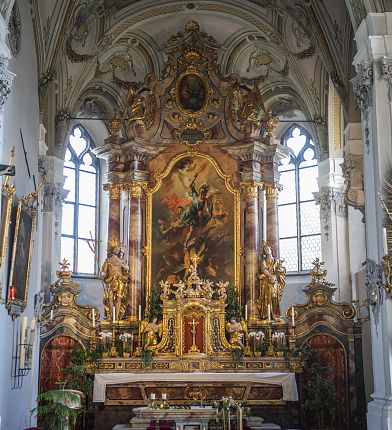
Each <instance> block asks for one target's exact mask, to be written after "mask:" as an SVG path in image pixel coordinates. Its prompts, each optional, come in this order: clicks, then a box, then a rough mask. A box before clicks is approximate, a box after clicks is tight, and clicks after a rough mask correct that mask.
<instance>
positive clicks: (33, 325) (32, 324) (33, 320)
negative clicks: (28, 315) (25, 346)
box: [30, 318, 37, 331]
mask: <svg viewBox="0 0 392 430" xmlns="http://www.w3.org/2000/svg"><path fill="white" fill-rule="evenodd" d="M36 323H37V321H36V319H35V318H32V319H31V321H30V331H34V330H35V325H36Z"/></svg>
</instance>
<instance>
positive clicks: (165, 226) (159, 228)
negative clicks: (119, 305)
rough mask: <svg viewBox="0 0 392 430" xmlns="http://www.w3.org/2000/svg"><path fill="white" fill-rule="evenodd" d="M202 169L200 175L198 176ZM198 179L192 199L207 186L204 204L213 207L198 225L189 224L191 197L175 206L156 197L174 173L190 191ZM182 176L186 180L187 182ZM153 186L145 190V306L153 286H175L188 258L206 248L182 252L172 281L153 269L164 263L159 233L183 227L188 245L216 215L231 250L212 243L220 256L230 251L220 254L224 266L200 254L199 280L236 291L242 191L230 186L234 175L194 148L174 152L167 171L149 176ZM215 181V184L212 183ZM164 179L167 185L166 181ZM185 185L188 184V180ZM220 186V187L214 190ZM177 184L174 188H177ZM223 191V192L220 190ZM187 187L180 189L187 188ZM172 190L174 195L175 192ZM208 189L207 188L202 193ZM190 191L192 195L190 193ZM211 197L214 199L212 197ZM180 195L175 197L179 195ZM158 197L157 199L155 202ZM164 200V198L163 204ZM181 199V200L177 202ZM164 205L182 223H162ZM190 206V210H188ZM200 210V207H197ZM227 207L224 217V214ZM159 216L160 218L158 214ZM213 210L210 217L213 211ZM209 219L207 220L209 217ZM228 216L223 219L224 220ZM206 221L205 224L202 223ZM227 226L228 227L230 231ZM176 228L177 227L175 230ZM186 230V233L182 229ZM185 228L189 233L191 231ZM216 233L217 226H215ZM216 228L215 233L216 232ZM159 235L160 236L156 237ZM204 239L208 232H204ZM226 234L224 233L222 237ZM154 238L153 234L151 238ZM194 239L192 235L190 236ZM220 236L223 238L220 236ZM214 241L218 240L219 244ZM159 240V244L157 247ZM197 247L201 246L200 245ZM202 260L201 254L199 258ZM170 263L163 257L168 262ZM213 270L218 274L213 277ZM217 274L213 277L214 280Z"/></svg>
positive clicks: (168, 200)
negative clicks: (174, 210) (225, 284)
mask: <svg viewBox="0 0 392 430" xmlns="http://www.w3.org/2000/svg"><path fill="white" fill-rule="evenodd" d="M187 169H188V170H189V171H188V173H189V175H187V174H186V171H187ZM200 170H202V172H200ZM196 173H198V174H197V176H196V181H194V184H193V185H194V187H193V188H194V189H193V199H194V200H197V199H198V198H199V197H200V194H201V193H202V192H203V188H202V187H203V185H207V186H208V190H207V191H206V193H207V200H208V202H207V203H206V205H207V206H208V204H209V202H211V201H212V202H214V203H213V204H212V209H211V206H210V209H207V210H206V212H207V214H206V213H204V215H203V213H200V212H203V210H201V211H200V210H199V211H198V212H199V218H198V219H199V221H195V220H193V221H192V216H193V215H194V213H191V210H190V207H189V205H190V204H191V203H192V202H191V200H192V198H191V197H189V198H188V200H186V196H185V195H184V196H183V203H182V206H181V202H179V201H177V202H175V203H173V201H171V200H170V196H169V197H168V198H167V199H166V200H165V201H162V198H161V199H160V197H163V196H164V192H165V188H167V187H168V183H167V179H169V180H170V178H171V177H172V176H173V175H176V176H177V178H176V180H175V182H178V181H179V182H182V184H183V185H184V184H188V186H189V187H190V189H192V180H193V178H194V177H195V175H196ZM185 176H186V178H185ZM153 178H154V180H155V181H156V182H155V185H154V186H152V187H149V188H147V189H146V190H145V192H146V225H147V228H146V233H147V235H146V236H147V237H146V299H147V303H148V298H149V295H150V291H151V288H152V287H153V286H154V285H158V283H159V281H161V280H168V281H169V283H174V282H175V281H178V280H179V279H183V278H184V277H186V276H187V269H186V267H187V265H188V263H189V264H190V261H189V260H190V257H191V254H192V253H195V252H196V253H201V254H202V253H203V252H204V250H201V249H200V247H199V248H198V247H195V248H193V249H192V248H191V247H189V248H190V249H189V250H188V252H187V255H185V252H184V258H183V261H182V263H183V266H184V267H183V269H182V270H181V267H180V268H179V269H178V276H177V277H176V279H175V278H173V277H170V273H168V272H166V273H164V270H162V271H161V274H162V276H161V274H160V273H159V271H158V270H157V261H156V260H157V259H159V258H160V257H161V258H160V261H164V260H165V258H162V253H161V255H160V254H159V253H160V251H159V249H157V248H156V247H159V246H161V247H162V242H163V240H164V237H163V236H162V235H165V234H167V230H169V231H171V229H173V228H177V227H178V225H179V224H181V225H183V226H185V225H187V224H188V225H187V230H186V231H182V233H183V240H184V242H185V241H188V243H190V242H191V240H192V239H194V238H195V237H196V235H198V237H200V234H198V233H200V231H202V230H203V228H204V230H203V232H204V233H205V230H206V229H207V230H208V228H206V225H207V224H208V222H210V220H211V219H212V218H214V216H215V217H218V218H220V219H221V221H223V222H224V223H226V227H225V229H226V230H225V231H226V232H228V231H229V230H230V231H229V233H228V234H230V238H226V239H227V242H226V245H227V244H228V243H229V244H230V246H225V247H224V248H222V247H219V245H218V244H217V245H216V249H217V250H219V252H220V253H221V254H222V249H229V253H224V254H225V255H224V258H225V262H226V263H225V265H224V266H220V265H219V264H216V263H215V262H214V260H213V258H212V257H211V256H208V251H206V252H205V255H204V266H203V264H202V265H201V268H200V269H201V273H200V274H201V276H202V277H206V278H208V279H211V280H212V281H219V280H222V281H229V283H230V284H231V285H234V286H235V288H236V289H237V290H240V255H239V250H240V193H241V191H240V189H237V188H236V187H235V186H233V181H232V179H233V178H232V174H227V173H225V172H223V171H222V169H221V168H220V166H219V165H218V163H217V161H216V160H215V159H214V158H213V157H211V156H209V155H208V154H204V153H202V152H198V151H197V150H194V149H193V148H192V149H190V150H188V151H187V152H184V153H181V154H178V155H177V156H176V157H174V158H173V159H172V160H171V161H170V162H169V163H168V164H167V166H166V168H165V170H163V171H162V172H156V173H154V175H153ZM203 178H204V179H207V181H204V179H203ZM209 178H213V180H212V181H211V183H208V179H209ZM216 180H217V181H216ZM165 181H166V182H165ZM187 181H188V182H187ZM218 182H219V185H220V187H218V186H217V184H218ZM177 185H178V184H177ZM223 187H224V189H223ZM185 188H186V186H185V185H184V189H183V191H184V190H185ZM175 190H176V189H175V188H174V192H175ZM204 190H206V188H205V189H204ZM191 193H192V192H191ZM214 196H215V197H214ZM177 197H178V196H177ZM227 198H230V201H228V200H227ZM159 199H160V200H159ZM164 199H165V197H163V200H164ZM178 200H180V199H178ZM163 204H166V205H169V206H170V205H176V207H177V208H178V209H179V212H178V213H181V215H179V218H181V220H179V219H177V220H168V219H165V218H164V216H161V214H162V208H163V206H162V205H163ZM157 205H159V211H156V212H155V210H156V206H157ZM187 205H188V206H187ZM199 209H201V208H199ZM226 209H227V213H226ZM208 210H210V213H208ZM158 212H159V214H160V215H159V216H158ZM211 212H213V213H211ZM203 216H205V217H206V218H205V219H204V220H202V221H200V219H201V218H203ZM210 216H211V218H210V220H208V218H209V217H210ZM225 217H227V219H225ZM176 222H177V225H174V227H173V226H171V224H172V223H176ZM198 222H200V223H201V224H202V225H201V226H199V225H197V223H198ZM203 223H204V225H203ZM228 225H229V227H228ZM198 227H201V229H200V230H199V231H197V229H198ZM178 228H179V229H180V228H181V227H178ZM184 230H185V229H184ZM189 230H193V231H191V233H189ZM218 230H219V228H218ZM218 230H217V231H218ZM159 234H161V236H160V237H159ZM206 234H207V235H208V232H207V233H206ZM225 234H226V233H225ZM154 235H155V236H154ZM192 235H193V236H192ZM220 238H221V237H220ZM210 239H211V240H210V242H209V243H210V244H213V243H214V242H213V236H212V237H210ZM217 241H218V240H217ZM159 242H160V243H159ZM200 246H201V247H202V246H203V245H200ZM199 256H201V257H203V255H199ZM167 260H168V259H167V258H166V261H167ZM229 266H230V267H231V269H230V270H231V272H230V270H229V269H228V268H229ZM215 272H216V274H215ZM213 275H215V276H213Z"/></svg>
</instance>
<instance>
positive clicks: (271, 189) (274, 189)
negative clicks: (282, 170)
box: [265, 184, 282, 199]
mask: <svg viewBox="0 0 392 430" xmlns="http://www.w3.org/2000/svg"><path fill="white" fill-rule="evenodd" d="M281 190H282V186H281V185H279V184H273V185H267V186H266V187H265V196H266V198H267V199H277V198H278V196H279V191H281Z"/></svg>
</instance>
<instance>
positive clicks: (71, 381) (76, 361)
mask: <svg viewBox="0 0 392 430" xmlns="http://www.w3.org/2000/svg"><path fill="white" fill-rule="evenodd" d="M100 358H101V357H100V354H99V353H98V352H97V351H96V350H94V349H85V348H81V347H80V348H75V349H74V350H73V351H72V354H71V358H70V363H69V365H68V366H67V367H66V368H65V369H64V374H65V377H66V379H67V387H68V388H69V389H71V390H78V391H82V392H83V393H84V395H85V396H86V398H88V397H90V398H91V397H92V395H93V387H94V373H95V371H96V370H98V369H99V363H100Z"/></svg>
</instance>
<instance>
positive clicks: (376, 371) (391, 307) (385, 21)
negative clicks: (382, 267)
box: [353, 13, 392, 430]
mask: <svg viewBox="0 0 392 430" xmlns="http://www.w3.org/2000/svg"><path fill="white" fill-rule="evenodd" d="M355 40H356V42H357V47H358V53H357V55H356V56H355V59H354V64H355V66H356V68H357V77H356V78H354V79H353V89H354V94H355V96H356V99H357V102H358V105H359V107H360V109H361V114H362V125H363V140H364V190H365V222H366V224H365V229H366V249H367V259H368V264H367V267H368V269H371V270H368V280H367V287H368V289H370V288H372V287H373V286H374V283H375V282H378V279H379V277H378V276H375V275H376V274H377V270H378V267H377V264H379V263H380V261H381V258H382V255H383V236H382V224H383V217H384V214H383V209H382V206H381V204H380V199H379V196H378V193H379V192H380V191H381V188H382V187H383V181H384V179H385V175H386V173H387V172H388V170H389V169H390V168H391V166H392V115H391V99H390V96H391V92H390V91H389V83H388V80H387V79H385V76H383V67H382V64H383V62H384V63H385V61H386V60H388V59H390V58H392V13H385V14H383V13H377V14H369V15H368V16H367V17H366V19H365V20H364V21H363V22H362V24H361V25H360V26H359V28H358V30H357V32H356V35H355ZM370 314H371V316H370V318H371V340H372V345H371V346H372V358H373V377H374V391H373V394H372V398H373V400H372V401H371V402H370V403H369V405H368V429H369V430H378V429H392V398H391V392H392V386H391V373H392V372H391V370H392V368H391V366H392V344H391V339H392V301H391V300H390V299H386V300H384V301H383V302H382V303H379V304H377V305H375V306H372V310H371V312H370Z"/></svg>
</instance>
